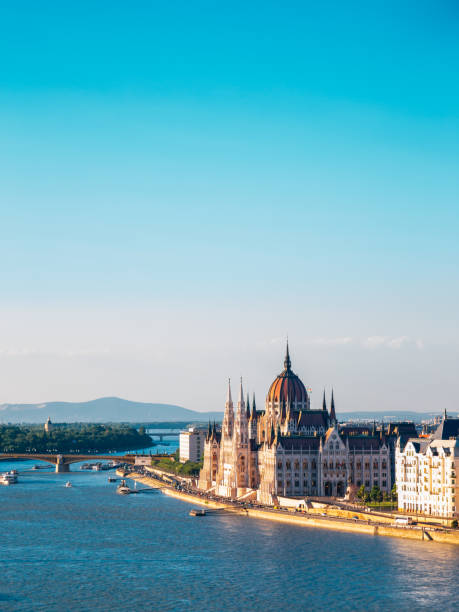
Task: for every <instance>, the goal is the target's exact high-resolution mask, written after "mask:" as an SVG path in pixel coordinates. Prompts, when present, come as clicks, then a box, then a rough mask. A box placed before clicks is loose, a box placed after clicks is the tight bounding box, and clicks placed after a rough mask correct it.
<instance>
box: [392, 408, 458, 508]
mask: <svg viewBox="0 0 459 612" xmlns="http://www.w3.org/2000/svg"><path fill="white" fill-rule="evenodd" d="M396 465H397V471H396V474H397V493H398V507H399V510H400V511H403V512H414V513H421V514H427V515H430V516H441V517H447V518H459V483H458V480H457V478H456V475H457V473H458V471H459V419H452V418H448V417H447V415H446V412H445V415H444V417H443V421H442V422H441V424H440V425H439V426H438V428H437V429H436V431H435V432H434V434H433V435H432V436H430V437H428V438H410V439H409V440H408V441H407V442H406V444H405V445H403V442H402V440H400V439H399V440H398V441H397V446H396Z"/></svg>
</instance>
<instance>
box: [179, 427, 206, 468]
mask: <svg viewBox="0 0 459 612" xmlns="http://www.w3.org/2000/svg"><path fill="white" fill-rule="evenodd" d="M179 440H180V461H181V462H182V463H185V461H194V462H198V461H201V457H202V456H203V453H204V442H205V440H206V431H204V430H203V429H198V428H196V427H190V428H189V429H188V431H181V432H180V437H179Z"/></svg>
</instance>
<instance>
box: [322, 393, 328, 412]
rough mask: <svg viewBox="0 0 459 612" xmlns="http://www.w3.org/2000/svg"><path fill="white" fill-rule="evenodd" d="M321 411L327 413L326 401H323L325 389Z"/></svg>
mask: <svg viewBox="0 0 459 612" xmlns="http://www.w3.org/2000/svg"><path fill="white" fill-rule="evenodd" d="M322 410H325V412H327V400H326V399H325V389H324V399H323V400H322Z"/></svg>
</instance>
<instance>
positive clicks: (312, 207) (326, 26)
mask: <svg viewBox="0 0 459 612" xmlns="http://www.w3.org/2000/svg"><path fill="white" fill-rule="evenodd" d="M24 6H26V9H27V10H24ZM123 7H124V4H123V3H120V2H110V3H108V2H101V3H98V4H97V6H93V5H92V4H89V3H87V2H82V3H79V5H78V7H72V10H71V11H70V9H69V8H68V7H64V6H62V5H61V4H59V3H53V2H50V3H45V6H43V5H40V6H38V5H36V4H35V3H32V2H26V3H23V4H22V5H21V8H19V7H15V6H5V7H2V9H1V15H2V20H1V25H0V31H1V33H2V35H1V37H0V50H1V52H2V56H3V57H5V58H8V62H7V63H6V65H5V69H4V70H3V71H2V74H1V75H0V128H1V130H2V145H1V146H0V162H1V164H0V167H1V171H0V172H1V187H0V210H1V221H2V222H1V237H2V239H1V241H0V272H1V274H0V278H1V282H2V303H1V306H0V314H1V317H0V404H1V403H24V402H47V401H57V400H62V401H65V400H68V401H83V400H89V399H93V398H95V397H102V396H119V397H125V398H127V399H131V400H138V401H151V402H165V403H171V404H178V405H181V406H184V407H186V408H190V409H193V410H202V411H211V410H221V408H222V405H223V404H224V397H225V385H226V380H227V378H228V377H229V376H230V377H231V378H232V379H233V380H238V379H239V377H240V376H241V375H242V376H243V378H244V381H245V385H246V386H247V387H248V389H249V390H250V391H251V392H252V391H255V392H256V394H257V397H259V398H260V400H263V399H264V394H265V393H266V390H267V384H269V381H270V380H272V377H273V375H276V374H277V373H278V370H279V364H280V363H281V360H282V357H283V347H284V342H285V338H286V336H287V334H288V336H289V339H290V345H291V352H292V364H293V369H294V371H295V372H296V373H297V374H298V375H299V376H301V378H302V380H304V382H305V384H306V385H307V386H310V387H312V389H313V391H312V406H313V407H315V408H318V407H320V402H321V397H322V391H323V388H324V387H325V388H326V389H327V393H329V391H330V390H331V388H332V387H334V389H335V394H336V401H337V410H338V411H340V412H345V411H351V410H352V411H357V410H371V409H374V410H375V411H376V410H386V409H387V411H388V413H390V412H391V411H395V410H403V409H413V408H415V409H416V410H419V411H425V412H435V411H438V412H439V413H440V412H442V411H443V409H444V408H447V409H448V410H450V409H451V410H454V409H456V410H457V408H456V406H455V405H454V401H455V398H456V397H457V394H458V393H459V382H458V380H457V362H458V361H457V360H458V358H459V329H458V326H457V310H458V304H459V289H458V287H459V283H458V280H459V278H458V269H459V268H458V263H459V246H458V241H457V235H458V234H459V211H458V208H459V207H458V202H459V177H458V173H457V167H458V162H459V145H458V142H459V139H458V136H459V86H458V84H457V79H456V78H455V75H456V70H455V67H456V66H457V61H458V59H459V42H458V41H459V37H458V36H457V34H458V21H457V17H458V13H457V8H456V7H454V6H453V5H452V4H450V3H447V2H444V3H438V4H436V6H435V10H434V9H433V8H432V6H431V5H430V3H423V2H421V3H419V2H418V3H414V2H408V3H404V5H403V7H400V6H399V5H398V4H397V3H394V2H391V3H389V4H387V3H385V5H384V10H379V8H378V7H377V6H368V5H367V4H366V3H363V2H354V3H352V7H351V8H352V10H350V7H349V5H346V6H343V5H340V3H329V4H327V5H323V6H321V7H311V6H302V5H299V4H298V3H290V4H288V5H287V7H284V9H283V10H282V11H280V10H279V9H278V7H277V6H276V4H275V3H263V4H261V3H253V4H251V5H250V6H246V5H243V4H242V3H236V4H234V3H233V5H232V6H231V9H229V8H228V10H226V11H225V9H224V8H222V7H218V10H217V9H216V8H215V7H213V6H212V4H211V3H198V4H197V5H193V6H190V5H189V4H187V3H180V2H179V3H175V4H173V5H170V6H159V5H155V4H151V3H147V2H140V3H136V6H135V7H129V11H128V10H126V9H125V8H123ZM19 25H20V27H18V26H19ZM122 43H123V44H122Z"/></svg>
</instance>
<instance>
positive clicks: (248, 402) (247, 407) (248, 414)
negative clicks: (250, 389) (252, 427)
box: [245, 393, 250, 420]
mask: <svg viewBox="0 0 459 612" xmlns="http://www.w3.org/2000/svg"><path fill="white" fill-rule="evenodd" d="M245 410H246V415H247V420H249V419H250V399H249V394H248V393H247V402H246V406H245Z"/></svg>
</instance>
